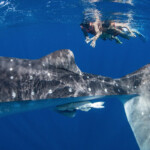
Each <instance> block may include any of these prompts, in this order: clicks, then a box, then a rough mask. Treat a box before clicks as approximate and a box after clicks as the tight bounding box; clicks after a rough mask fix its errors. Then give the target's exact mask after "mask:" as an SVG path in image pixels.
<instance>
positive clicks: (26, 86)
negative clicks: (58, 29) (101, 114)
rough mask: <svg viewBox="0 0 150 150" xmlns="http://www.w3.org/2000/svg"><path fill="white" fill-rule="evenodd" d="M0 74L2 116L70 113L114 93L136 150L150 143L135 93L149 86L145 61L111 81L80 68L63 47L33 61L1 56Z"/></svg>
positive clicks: (100, 105) (145, 110)
mask: <svg viewBox="0 0 150 150" xmlns="http://www.w3.org/2000/svg"><path fill="white" fill-rule="evenodd" d="M0 74H1V75H0V114H1V115H6V114H9V113H14V112H19V111H26V110H30V109H36V108H43V107H50V106H52V107H55V110H57V111H58V112H59V113H62V114H64V115H67V116H74V115H75V112H76V110H78V109H79V110H83V111H88V110H89V109H91V108H92V107H93V108H103V107H104V106H103V102H97V103H91V102H90V101H89V100H92V99H96V98H103V97H111V96H117V97H119V98H120V99H121V101H122V102H123V104H124V106H125V112H126V113H127V118H128V120H129V123H130V125H131V128H132V129H133V131H134V135H135V137H136V139H137V142H138V144H139V146H140V148H141V150H148V148H149V147H150V127H149V124H150V118H149V117H150V116H149V114H150V113H149V110H150V109H149V106H150V104H149V100H147V99H146V98H144V99H142V100H143V101H142V102H141V96H140V95H141V93H142V92H141V91H143V90H144V91H145V89H146V90H147V91H148V89H149V81H150V65H146V66H144V67H143V68H141V69H139V70H138V71H136V72H133V73H131V74H128V75H126V76H124V77H122V78H119V79H112V78H109V77H104V76H98V75H93V74H88V73H83V72H81V70H80V69H79V68H78V67H77V65H76V64H75V60H74V55H73V53H72V52H71V51H70V50H67V49H64V50H59V51H56V52H54V53H52V54H50V55H47V56H45V57H43V58H40V59H37V60H28V59H18V58H8V57H0ZM145 87H146V88H145ZM130 99H131V100H130ZM143 104H144V105H143ZM141 107H142V108H141ZM139 108H140V109H139Z"/></svg>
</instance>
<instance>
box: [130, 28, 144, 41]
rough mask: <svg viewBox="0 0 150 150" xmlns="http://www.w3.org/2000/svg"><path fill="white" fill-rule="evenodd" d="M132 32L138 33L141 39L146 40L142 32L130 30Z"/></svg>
mask: <svg viewBox="0 0 150 150" xmlns="http://www.w3.org/2000/svg"><path fill="white" fill-rule="evenodd" d="M132 32H133V33H135V34H136V35H138V36H139V37H140V38H141V40H142V41H144V42H146V38H145V36H144V35H143V34H141V33H140V32H139V31H137V30H132Z"/></svg>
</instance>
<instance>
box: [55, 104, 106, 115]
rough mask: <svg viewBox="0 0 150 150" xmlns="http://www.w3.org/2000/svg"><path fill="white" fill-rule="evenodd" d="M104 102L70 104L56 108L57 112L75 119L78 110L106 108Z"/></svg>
mask: <svg viewBox="0 0 150 150" xmlns="http://www.w3.org/2000/svg"><path fill="white" fill-rule="evenodd" d="M103 104H104V102H94V103H92V102H89V101H86V102H75V103H69V104H63V105H59V106H57V107H56V111H57V112H58V113H60V114H62V115H65V116H67V117H75V115H76V110H80V111H85V112H87V111H89V110H91V108H104V106H103Z"/></svg>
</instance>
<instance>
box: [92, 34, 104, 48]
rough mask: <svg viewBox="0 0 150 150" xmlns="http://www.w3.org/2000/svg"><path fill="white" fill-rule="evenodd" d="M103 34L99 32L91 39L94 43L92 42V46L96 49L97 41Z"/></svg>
mask: <svg viewBox="0 0 150 150" xmlns="http://www.w3.org/2000/svg"><path fill="white" fill-rule="evenodd" d="M101 34H102V32H100V31H98V33H97V34H96V35H95V36H94V37H92V38H91V40H92V42H91V44H90V45H91V46H92V47H93V48H94V47H95V46H96V40H97V39H98V38H99V37H100V36H101Z"/></svg>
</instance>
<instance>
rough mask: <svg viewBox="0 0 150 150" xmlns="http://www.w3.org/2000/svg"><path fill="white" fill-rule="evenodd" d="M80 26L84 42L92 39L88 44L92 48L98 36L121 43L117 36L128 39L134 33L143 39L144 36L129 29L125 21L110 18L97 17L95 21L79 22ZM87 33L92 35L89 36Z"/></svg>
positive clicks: (134, 35) (133, 35)
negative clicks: (117, 21) (118, 21)
mask: <svg viewBox="0 0 150 150" xmlns="http://www.w3.org/2000/svg"><path fill="white" fill-rule="evenodd" d="M80 27H81V29H82V31H83V33H84V36H85V38H86V40H85V41H86V43H89V42H91V41H92V42H91V44H90V45H91V46H92V47H93V48H94V47H95V45H96V40H97V39H98V38H101V39H102V40H107V39H108V40H115V41H116V43H118V44H122V42H121V41H120V40H119V38H118V36H120V37H122V38H124V39H128V40H129V39H130V38H131V37H136V35H138V36H139V37H140V38H142V40H143V41H145V37H144V36H143V35H142V34H140V33H139V32H138V31H136V30H133V29H131V28H130V27H129V26H128V24H126V23H116V22H113V21H110V20H105V21H100V19H97V20H96V21H95V22H85V23H81V24H80ZM88 34H92V35H94V36H93V37H92V38H89V36H88Z"/></svg>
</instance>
